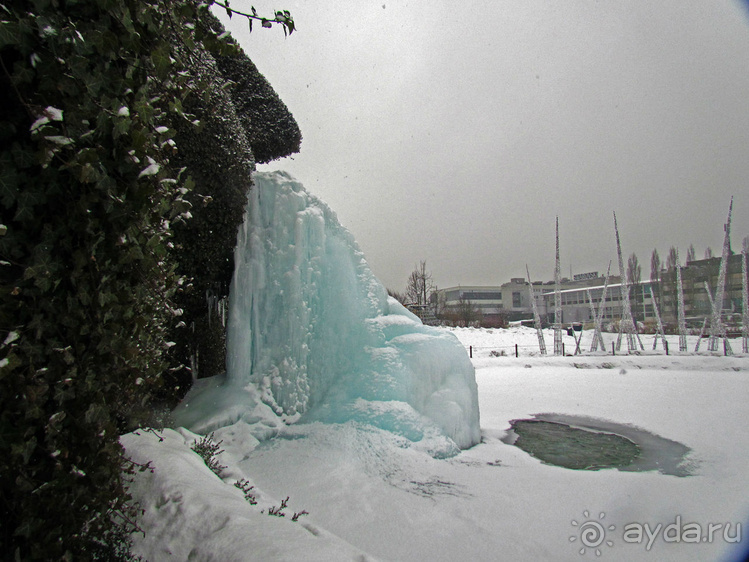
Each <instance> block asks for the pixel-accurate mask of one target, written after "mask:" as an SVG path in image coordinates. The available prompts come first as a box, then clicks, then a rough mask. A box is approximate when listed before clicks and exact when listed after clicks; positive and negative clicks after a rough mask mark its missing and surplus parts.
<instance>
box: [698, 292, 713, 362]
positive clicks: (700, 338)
mask: <svg viewBox="0 0 749 562" xmlns="http://www.w3.org/2000/svg"><path fill="white" fill-rule="evenodd" d="M707 294H708V295H709V294H710V290H709V289H708V293H707ZM706 326H707V317H705V320H704V321H703V322H702V328H700V335H699V337H698V338H697V345H695V346H694V352H695V353H697V352H698V351H699V350H700V344H701V343H702V337H703V336H704V335H705V327H706Z"/></svg>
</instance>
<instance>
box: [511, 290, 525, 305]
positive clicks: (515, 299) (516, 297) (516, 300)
mask: <svg viewBox="0 0 749 562" xmlns="http://www.w3.org/2000/svg"><path fill="white" fill-rule="evenodd" d="M522 306H523V301H522V299H521V297H520V292H519V291H513V292H512V307H513V308H520V307H522Z"/></svg>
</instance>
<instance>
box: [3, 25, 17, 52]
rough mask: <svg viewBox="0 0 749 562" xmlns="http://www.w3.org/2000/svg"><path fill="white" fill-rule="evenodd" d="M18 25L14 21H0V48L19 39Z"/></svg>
mask: <svg viewBox="0 0 749 562" xmlns="http://www.w3.org/2000/svg"><path fill="white" fill-rule="evenodd" d="M19 39H20V27H19V26H18V24H17V23H16V22H14V21H0V48H2V47H5V46H6V45H16V44H18V43H19V42H20V41H19Z"/></svg>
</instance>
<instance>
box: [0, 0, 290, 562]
mask: <svg viewBox="0 0 749 562" xmlns="http://www.w3.org/2000/svg"><path fill="white" fill-rule="evenodd" d="M210 6H211V2H210V1H208V2H203V3H198V2H193V1H191V0H5V1H3V2H2V3H1V4H0V553H2V557H3V558H4V559H21V560H26V559H43V560H58V559H120V558H124V557H125V556H126V554H125V553H126V550H127V531H128V524H127V521H128V520H130V519H131V516H132V513H133V509H134V508H133V506H130V505H129V504H128V503H127V499H128V496H127V491H126V486H125V484H126V477H125V476H124V475H126V474H127V472H128V471H132V470H135V469H138V468H139V467H135V466H133V465H132V464H131V463H128V462H127V460H126V459H124V458H123V457H122V449H121V447H120V445H119V440H118V436H119V434H120V433H121V432H123V431H127V430H129V429H131V428H132V427H136V426H143V425H157V424H158V423H159V420H158V419H157V416H156V415H155V408H156V407H157V404H159V403H163V402H164V401H166V402H170V401H173V400H174V387H175V386H179V383H178V382H176V381H178V380H179V379H180V377H183V378H184V377H185V376H187V377H188V380H189V378H191V377H192V375H191V374H190V373H189V371H188V370H187V368H186V366H185V364H187V366H189V362H190V357H193V356H196V355H197V356H200V357H201V358H202V359H201V361H202V362H203V363H204V364H205V367H204V372H205V374H212V373H213V372H216V371H218V370H219V369H220V368H221V362H222V357H221V351H220V348H221V346H222V343H221V338H222V329H221V330H214V329H212V328H211V329H207V328H206V327H207V326H208V323H207V322H204V321H203V318H204V316H205V314H206V313H207V306H206V299H205V294H206V291H207V290H212V291H215V292H216V293H217V294H220V295H223V294H224V293H225V292H226V290H228V283H229V279H230V276H231V269H232V264H231V260H232V251H233V246H234V242H235V235H236V228H237V225H238V224H239V221H241V217H242V212H243V208H244V199H245V196H246V190H247V189H248V188H249V187H250V178H249V173H250V171H251V170H252V169H253V167H254V162H255V160H256V158H255V157H254V156H253V154H252V151H253V150H254V149H257V150H258V151H259V152H261V153H262V154H263V156H262V157H258V158H257V159H258V160H262V159H265V158H268V157H270V156H269V155H276V156H278V155H281V154H282V153H290V152H294V151H295V150H297V149H298V146H299V140H300V135H299V131H298V128H297V127H296V124H295V123H294V121H293V119H292V118H291V116H290V115H289V114H288V111H287V110H286V109H285V108H284V107H283V104H280V102H279V101H277V102H276V103H273V104H271V106H272V107H274V108H275V109H273V110H272V111H275V112H277V113H276V114H275V116H271V117H268V118H267V120H266V125H267V126H270V125H268V123H273V124H274V125H273V126H277V127H278V128H279V130H281V129H283V130H285V131H290V133H289V134H288V135H287V136H286V137H285V140H283V141H282V142H280V143H278V142H276V141H275V140H273V141H271V140H269V139H270V138H273V139H275V135H270V136H268V135H266V134H265V132H263V131H265V126H266V125H260V123H262V118H261V117H258V115H271V110H265V109H260V110H258V109H257V108H258V107H259V106H260V105H259V104H254V105H253V104H249V105H245V103H244V101H246V99H250V98H253V97H257V96H259V97H260V98H262V99H264V100H267V99H270V98H269V97H268V96H269V94H268V91H269V90H270V87H269V86H267V84H265V85H264V86H262V87H258V86H257V85H256V84H258V83H264V80H263V79H262V77H260V76H259V74H257V75H256V76H254V77H253V78H252V80H253V82H252V84H255V85H252V86H250V85H249V84H250V82H242V80H245V78H246V77H245V76H242V78H241V80H240V81H238V82H237V84H240V83H242V84H247V85H242V86H235V85H232V84H231V83H230V82H229V80H230V79H231V72H230V71H228V70H222V69H221V66H220V65H219V64H218V63H217V62H216V61H217V59H218V60H219V61H224V62H222V63H221V64H222V65H224V67H225V68H234V67H241V68H248V66H247V65H248V64H250V65H251V63H249V61H248V60H246V58H245V57H244V55H242V54H241V52H239V50H238V49H237V47H236V45H233V44H232V43H231V42H230V41H226V40H225V39H224V38H223V37H222V36H221V35H220V32H217V29H218V28H217V24H216V21H215V19H214V18H213V16H212V15H211V14H210V11H209V10H210ZM237 61H242V62H237ZM243 72H244V71H243ZM247 88H249V90H247ZM255 88H258V89H257V90H256V89H255ZM263 88H264V89H263ZM235 97H238V99H240V100H241V101H242V103H241V104H237V103H235V101H234V98H235ZM276 100H277V98H276ZM279 104H280V105H279ZM251 108H252V109H251ZM256 112H257V113H258V115H256ZM279 115H283V120H284V123H283V124H280V121H279V119H281V118H280V117H278V116H279ZM198 122H199V123H198ZM193 326H194V331H193ZM210 326H211V327H213V326H216V323H215V322H214V323H212V324H211V325H210ZM206 332H207V333H208V334H207V335H206ZM204 338H205V339H204ZM204 341H205V342H208V343H207V344H203V343H202V342H204ZM180 390H182V389H180ZM113 522H114V523H115V524H113Z"/></svg>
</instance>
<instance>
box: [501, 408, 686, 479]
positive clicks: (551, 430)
mask: <svg viewBox="0 0 749 562" xmlns="http://www.w3.org/2000/svg"><path fill="white" fill-rule="evenodd" d="M510 427H511V429H510V430H509V431H508V433H507V435H506V437H505V438H504V439H503V441H504V442H505V443H509V444H511V445H514V446H516V447H518V448H520V449H522V450H523V451H525V452H527V453H528V454H530V455H532V456H533V457H535V458H537V459H539V460H540V461H542V462H544V463H546V464H553V465H556V466H561V467H564V468H570V469H574V470H600V469H603V468H616V469H618V470H625V471H646V470H657V471H658V472H661V473H663V474H669V475H672V476H689V475H690V474H692V473H693V469H694V465H693V463H690V462H688V461H687V460H686V457H687V455H688V453H689V452H690V449H689V448H688V447H686V446H685V445H682V444H681V443H678V442H676V441H671V440H670V439H665V438H663V437H660V436H659V435H656V434H654V433H651V432H648V431H645V430H643V429H640V428H637V427H634V426H631V425H626V424H617V423H614V422H611V421H609V420H600V419H595V418H588V417H583V416H566V415H563V414H538V415H536V416H534V417H533V418H532V419H522V420H512V421H511V422H510Z"/></svg>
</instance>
